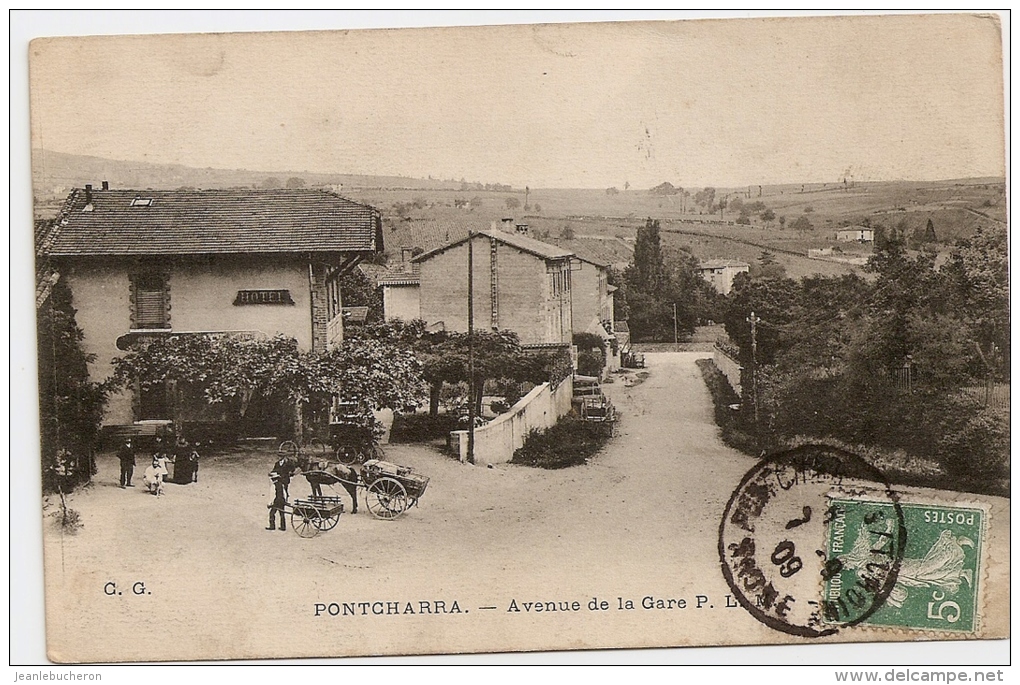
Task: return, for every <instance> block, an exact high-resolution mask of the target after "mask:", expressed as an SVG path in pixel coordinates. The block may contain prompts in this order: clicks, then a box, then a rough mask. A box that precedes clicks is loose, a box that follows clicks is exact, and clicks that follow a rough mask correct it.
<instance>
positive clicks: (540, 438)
mask: <svg viewBox="0 0 1020 685" xmlns="http://www.w3.org/2000/svg"><path fill="white" fill-rule="evenodd" d="M612 433H613V428H612V424H609V423H590V422H588V421H583V420H581V418H580V417H578V416H577V415H575V414H568V415H566V416H564V417H563V418H561V419H560V420H559V421H557V422H556V425H554V426H553V427H552V428H549V429H548V430H545V431H538V430H533V431H531V432H530V433H528V437H527V438H525V439H524V446H523V447H521V448H520V449H518V450H517V451H516V452H514V457H513V459H511V460H510V462H511V463H513V464H521V465H523V466H537V467H538V468H543V469H563V468H567V467H568V466H578V465H580V464H586V463H588V460H589V459H591V458H592V457H593V456H595V454H597V453H598V451H599V450H601V449H602V448H603V447H604V446H605V445H606V443H607V442H609V439H610V438H611V437H612Z"/></svg>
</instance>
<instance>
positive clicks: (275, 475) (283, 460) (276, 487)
mask: <svg viewBox="0 0 1020 685" xmlns="http://www.w3.org/2000/svg"><path fill="white" fill-rule="evenodd" d="M296 468H297V464H295V463H293V462H292V461H291V460H290V459H288V458H287V457H284V456H281V457H280V458H279V459H277V460H276V463H275V464H273V470H272V471H270V472H269V479H270V480H271V481H272V482H273V495H274V496H273V501H272V502H271V503H270V504H269V525H268V526H266V530H276V515H277V513H279V515H280V530H287V519H286V516H285V513H286V512H285V511H284V506H285V505H286V504H287V498H288V496H289V492H288V488H289V487H290V479H291V477H292V476H293V475H294V471H295V470H296Z"/></svg>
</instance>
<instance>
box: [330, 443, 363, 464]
mask: <svg viewBox="0 0 1020 685" xmlns="http://www.w3.org/2000/svg"><path fill="white" fill-rule="evenodd" d="M336 460H337V461H338V462H340V463H341V464H343V465H344V466H354V465H355V464H360V463H361V455H360V454H358V450H356V449H354V448H353V447H348V446H347V445H340V446H339V447H337V448H336Z"/></svg>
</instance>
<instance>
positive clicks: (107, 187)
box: [103, 181, 110, 190]
mask: <svg viewBox="0 0 1020 685" xmlns="http://www.w3.org/2000/svg"><path fill="white" fill-rule="evenodd" d="M109 189H110V182H109V181H103V190H109Z"/></svg>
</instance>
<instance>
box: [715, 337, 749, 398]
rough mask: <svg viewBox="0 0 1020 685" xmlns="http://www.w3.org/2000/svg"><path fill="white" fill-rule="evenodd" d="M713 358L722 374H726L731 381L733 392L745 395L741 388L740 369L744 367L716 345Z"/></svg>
mask: <svg viewBox="0 0 1020 685" xmlns="http://www.w3.org/2000/svg"><path fill="white" fill-rule="evenodd" d="M712 360H713V361H714V362H715V365H716V366H717V367H719V370H720V371H722V374H723V375H724V376H726V380H728V381H729V382H730V387H731V388H733V392H735V393H737V395H739V396H740V397H743V396H744V393H743V392H741V389H740V371H741V369H743V367H742V366H741V365H740V362H738V361H737V360H736V359H734V358H733V357H731V356H729V355H728V354H726V353H725V352H723V351H722V350H721V349H720V348H718V347H716V348H715V352H714V354H713V356H712Z"/></svg>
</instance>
